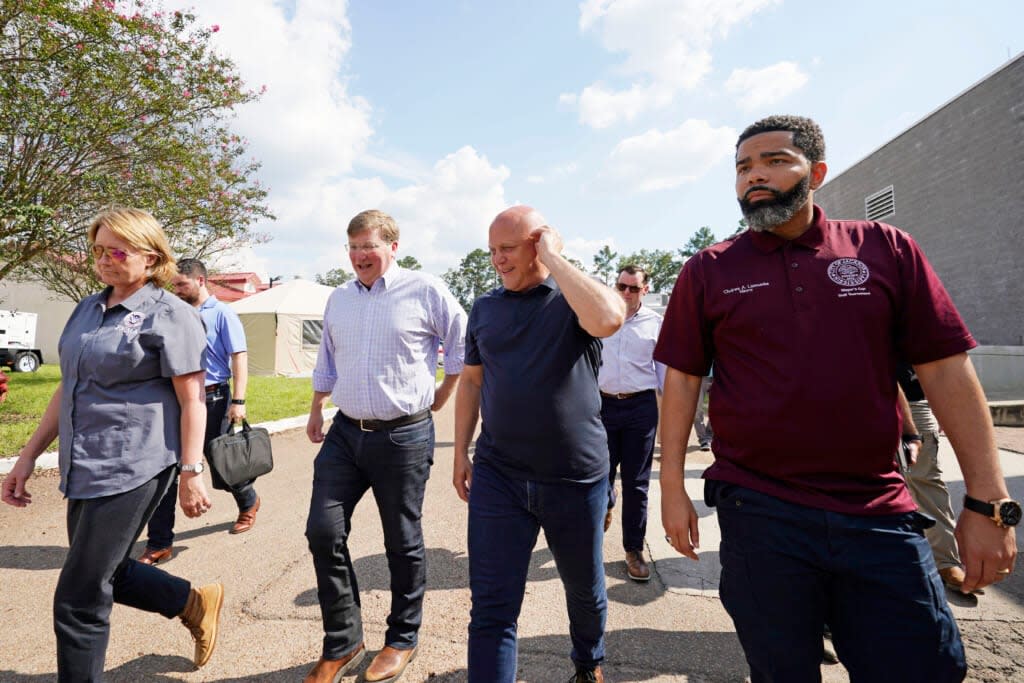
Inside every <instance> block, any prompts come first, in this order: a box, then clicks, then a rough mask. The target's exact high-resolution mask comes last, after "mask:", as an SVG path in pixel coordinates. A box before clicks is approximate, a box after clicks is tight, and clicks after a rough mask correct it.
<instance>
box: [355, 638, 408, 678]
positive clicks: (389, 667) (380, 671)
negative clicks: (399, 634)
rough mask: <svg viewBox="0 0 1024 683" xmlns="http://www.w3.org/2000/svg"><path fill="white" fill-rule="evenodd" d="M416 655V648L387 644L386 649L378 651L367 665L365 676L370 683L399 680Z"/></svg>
mask: <svg viewBox="0 0 1024 683" xmlns="http://www.w3.org/2000/svg"><path fill="white" fill-rule="evenodd" d="M415 656H416V648H410V649H408V650H399V649H398V648H396V647H391V646H390V645H385V646H384V649H383V650H381V651H380V652H378V653H377V656H376V657H374V658H373V661H372V662H370V666H368V667H366V673H364V674H363V677H364V678H366V680H367V681H370V683H375V682H385V681H386V682H387V683H391V681H397V680H398V677H399V676H401V675H402V672H403V671H405V667H406V666H408V664H409V662H411V661H412V658H413V657H415Z"/></svg>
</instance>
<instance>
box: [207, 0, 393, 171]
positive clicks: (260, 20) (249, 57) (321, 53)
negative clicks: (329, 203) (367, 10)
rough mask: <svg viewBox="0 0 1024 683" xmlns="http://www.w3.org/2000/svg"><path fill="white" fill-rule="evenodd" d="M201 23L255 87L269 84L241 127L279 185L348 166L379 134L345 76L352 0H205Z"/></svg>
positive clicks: (244, 114)
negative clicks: (289, 4)
mask: <svg viewBox="0 0 1024 683" xmlns="http://www.w3.org/2000/svg"><path fill="white" fill-rule="evenodd" d="M197 13H198V15H199V16H200V17H201V21H203V22H204V23H208V24H218V25H219V26H220V31H219V32H217V33H216V34H214V40H215V42H216V44H217V45H218V47H219V48H220V50H221V51H222V52H223V53H224V54H226V55H229V56H230V57H231V59H232V60H234V62H235V64H236V65H237V67H238V70H239V72H240V74H241V76H242V79H243V80H244V81H245V82H246V84H247V85H248V86H249V87H252V88H257V89H258V88H260V87H262V86H264V85H265V86H266V87H267V91H266V93H265V94H264V95H263V97H262V98H261V99H260V100H259V101H258V102H256V103H254V104H251V105H248V106H246V107H243V108H241V109H240V110H239V115H238V121H237V124H236V130H237V131H238V132H239V133H241V134H242V135H243V136H245V137H246V138H248V140H249V141H250V143H251V148H252V150H253V152H254V153H255V155H256V157H257V158H258V159H260V160H261V161H262V162H263V171H262V173H261V176H262V177H263V178H264V180H265V181H266V184H268V185H269V186H270V188H271V189H272V190H288V189H289V188H291V187H294V186H300V185H305V184H308V183H310V182H316V180H317V179H318V178H320V177H323V176H324V175H327V174H338V173H344V172H348V171H350V170H351V169H352V165H353V163H354V162H355V160H356V159H357V158H358V157H359V155H360V154H361V153H362V152H363V151H364V150H365V149H366V145H367V143H368V141H369V139H370V137H371V135H372V134H373V129H372V127H371V125H370V112H371V110H370V105H369V103H367V102H366V101H365V100H364V99H363V98H361V97H358V96H356V95H352V94H350V93H349V91H348V84H347V82H346V80H345V78H344V73H345V60H346V57H347V55H348V52H349V49H350V48H351V44H352V40H351V34H352V29H351V26H350V24H349V21H348V17H347V15H346V3H345V2H339V1H338V0H302V1H301V2H296V3H294V12H292V13H289V12H287V11H286V9H285V8H284V7H283V6H282V4H281V3H278V2H275V1H274V0H204V2H203V3H202V6H201V8H200V9H198V10H197Z"/></svg>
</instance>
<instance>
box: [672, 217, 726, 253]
mask: <svg viewBox="0 0 1024 683" xmlns="http://www.w3.org/2000/svg"><path fill="white" fill-rule="evenodd" d="M717 241H718V240H716V239H715V233H713V232H711V228H709V227H708V226H706V225H704V226H701V227H700V228H698V229H697V232H695V233H693V235H691V236H690V240H689V241H688V242H687V243H686V244H685V245H684V246H683V248H682V249H680V250H679V255H680V256H682V257H683V258H684V259H688V258H690V257H691V256H693V255H694V254H696V253H697V252H698V251H700V250H701V249H705V248H707V247H710V246H711V245H712V244H714V243H715V242H717Z"/></svg>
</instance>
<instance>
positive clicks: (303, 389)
mask: <svg viewBox="0 0 1024 683" xmlns="http://www.w3.org/2000/svg"><path fill="white" fill-rule="evenodd" d="M7 376H8V377H9V378H10V383H9V384H10V390H11V391H10V394H8V396H7V400H6V401H5V402H3V403H0V458H2V457H7V456H11V455H17V453H18V451H19V450H21V447H22V446H24V445H25V444H26V443H28V439H29V437H30V436H32V432H34V431H35V429H36V427H37V426H38V425H39V420H40V419H41V418H42V416H43V411H45V410H46V406H47V404H48V403H49V402H50V397H51V396H53V392H54V391H56V390H57V384H58V383H59V382H60V366H58V365H43V366H41V367H40V368H39V370H38V371H37V372H28V373H25V372H13V373H7ZM443 378H444V370H441V369H438V371H437V381H438V382H440V381H441V380H442V379H443ZM245 398H246V402H245V403H246V405H245V408H246V414H247V416H248V420H249V422H250V423H251V424H256V423H257V422H270V421H272V420H281V419H284V418H286V417H295V416H297V415H307V414H309V404H310V402H311V400H312V398H313V380H312V379H311V378H309V377H254V376H250V377H249V387H248V389H247V390H246V397H245ZM328 405H331V404H330V402H329V401H328ZM56 448H57V442H56V441H54V442H53V445H52V446H51V447H50V450H56Z"/></svg>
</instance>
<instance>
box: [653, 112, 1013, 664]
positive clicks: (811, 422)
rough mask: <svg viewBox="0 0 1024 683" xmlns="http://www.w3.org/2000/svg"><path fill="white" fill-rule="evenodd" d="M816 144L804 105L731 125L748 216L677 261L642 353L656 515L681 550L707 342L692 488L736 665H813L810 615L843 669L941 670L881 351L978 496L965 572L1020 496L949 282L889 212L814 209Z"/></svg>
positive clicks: (981, 565)
mask: <svg viewBox="0 0 1024 683" xmlns="http://www.w3.org/2000/svg"><path fill="white" fill-rule="evenodd" d="M824 157H825V144H824V140H823V138H822V135H821V131H820V129H819V128H818V126H817V124H815V123H814V122H813V121H811V120H810V119H806V118H802V117H795V116H776V117H770V118H767V119H764V120H762V121H759V122H757V123H755V124H753V125H752V126H750V127H748V128H747V129H746V130H745V131H744V132H743V133H742V134H741V135H740V138H739V141H738V143H737V147H736V194H737V197H738V199H739V202H740V206H741V208H742V210H743V214H744V216H745V217H746V219H747V224H748V225H749V226H750V229H749V230H748V231H746V232H744V233H742V234H740V235H738V236H736V237H733V238H731V239H728V240H726V241H724V242H722V243H719V244H716V245H714V246H711V247H709V248H707V249H705V250H703V251H701V252H700V253H698V254H697V255H696V256H694V257H693V258H691V259H690V260H689V261H687V262H686V265H685V266H684V267H683V270H682V272H681V273H680V274H679V279H678V281H677V282H676V285H675V289H674V290H673V292H672V297H671V299H670V301H669V305H668V309H667V310H666V312H665V322H664V324H663V325H662V330H661V336H660V338H659V340H658V345H657V347H656V348H655V352H654V357H655V359H657V360H659V361H661V362H663V363H665V365H667V366H668V372H667V374H666V378H665V392H664V398H663V401H662V410H663V418H662V425H663V428H662V465H661V477H660V482H661V488H662V521H663V524H664V527H665V531H666V532H667V538H668V540H669V542H670V543H671V544H672V545H673V547H674V548H676V549H677V550H678V551H679V552H681V553H682V554H684V555H686V556H687V557H690V558H691V559H697V555H696V548H697V546H698V544H699V533H698V529H697V515H696V512H695V510H694V507H693V503H692V502H691V501H690V498H689V496H687V494H686V491H685V489H684V487H683V467H682V465H683V460H684V454H685V449H686V436H687V432H688V431H689V425H690V423H691V420H692V418H693V414H694V408H695V406H696V401H697V395H698V393H699V391H700V380H701V376H702V375H705V374H707V371H708V369H709V368H710V367H711V364H712V362H713V363H714V366H715V391H714V392H713V393H712V394H711V396H710V400H711V412H712V414H713V415H714V420H715V423H714V424H715V450H714V454H715V461H714V463H713V464H712V466H711V467H709V468H708V470H707V471H706V472H705V473H704V477H705V479H706V482H705V499H706V501H707V503H708V505H711V506H715V507H717V512H718V522H719V527H720V529H721V533H722V542H721V546H720V560H721V563H722V575H721V581H720V584H719V585H720V592H721V597H722V604H723V605H724V606H725V608H726V610H727V611H728V612H729V615H730V616H731V617H732V619H733V623H734V624H735V625H736V633H737V635H738V636H739V639H740V643H741V644H742V645H743V650H744V653H745V654H746V658H747V662H748V664H749V665H750V669H751V680H752V681H753V683H758V682H760V681H797V682H800V681H820V680H821V672H820V662H821V654H822V650H821V629H822V624H823V623H828V625H829V626H830V627H831V630H832V636H833V642H834V644H835V649H836V652H837V653H838V655H839V659H840V660H841V661H842V663H843V664H844V665H845V666H846V668H847V669H848V670H849V672H850V679H851V680H858V681H860V680H863V681H882V680H885V681H921V682H922V683H923V682H925V681H927V682H929V683H936V682H939V681H960V680H962V679H963V677H964V676H965V674H966V664H965V661H964V651H963V645H962V643H961V641H960V634H959V632H958V630H957V627H956V623H955V621H954V620H953V616H952V614H951V613H950V611H949V607H948V605H947V604H946V600H945V597H944V591H943V588H942V583H941V581H940V579H939V574H938V572H937V571H936V569H935V562H934V561H933V559H932V553H931V549H930V548H929V547H928V543H927V541H926V540H925V538H924V533H923V530H924V529H925V528H927V527H928V526H929V525H930V524H931V523H932V522H931V520H929V519H928V518H926V517H924V516H923V515H920V514H919V513H917V512H916V511H915V506H914V502H913V500H912V499H911V498H910V494H909V493H908V491H907V487H906V484H905V483H904V480H903V478H902V477H901V476H900V473H899V471H898V468H897V465H896V462H895V457H894V456H895V453H896V450H897V448H898V447H899V445H900V434H901V425H900V419H899V413H898V411H897V407H896V401H897V390H896V382H895V379H894V378H895V377H896V364H897V361H898V360H899V359H907V360H908V361H910V362H911V363H912V364H913V365H914V368H915V370H916V371H917V374H918V377H919V378H920V380H921V385H922V386H923V387H924V389H925V392H926V393H927V394H928V396H929V397H934V399H935V400H934V401H933V402H932V403H933V405H932V407H933V409H934V410H935V414H936V416H937V417H938V418H939V420H940V421H941V422H942V424H943V425H944V426H945V428H946V431H947V432H948V433H949V436H950V441H951V442H952V443H954V444H956V451H957V457H958V458H959V460H960V466H961V470H962V471H963V474H964V483H965V485H966V489H967V494H968V498H967V503H966V504H967V505H973V506H974V509H976V510H978V511H972V510H968V511H966V512H964V513H963V514H962V515H961V517H960V522H959V525H958V530H957V539H958V541H959V545H960V550H961V555H962V558H963V561H964V565H965V567H966V578H965V579H964V582H963V590H964V591H965V592H966V591H970V590H972V589H974V588H980V587H983V586H985V585H987V584H990V583H992V582H994V581H998V580H1000V579H1003V578H1005V577H1006V576H1007V575H1008V574H1009V573H1010V571H1011V570H1012V568H1013V565H1014V561H1015V558H1016V545H1015V541H1014V536H1013V529H1012V528H1011V526H1012V525H1014V524H1016V522H1017V521H1018V520H1019V515H1020V506H1019V505H1017V504H1016V503H1015V502H1013V501H1010V500H1009V498H1008V496H1007V489H1006V483H1005V482H1004V480H1003V476H1002V472H1001V470H1000V467H999V459H998V453H997V450H996V447H995V442H994V437H993V431H992V420H991V417H990V415H989V411H988V407H987V405H986V403H985V399H984V394H983V393H982V391H981V387H980V385H979V383H978V379H977V377H976V375H975V374H974V369H973V367H972V365H971V361H970V360H969V359H968V357H967V354H966V351H967V350H968V349H970V348H971V347H973V346H974V344H975V343H974V340H973V338H972V337H971V335H970V333H969V332H968V331H967V328H966V327H965V326H964V324H963V321H962V320H961V318H960V316H959V314H958V313H957V311H956V308H955V307H954V306H953V302H952V300H951V299H950V297H949V294H948V293H947V292H946V290H945V288H944V287H943V286H942V283H941V282H940V281H939V279H938V277H937V276H936V275H935V272H934V271H933V270H932V268H931V266H930V264H929V263H928V261H927V260H926V259H925V257H924V254H923V253H922V252H921V250H920V248H919V247H918V246H917V244H916V243H915V242H914V240H913V239H912V238H911V237H910V236H909V235H908V234H907V233H905V232H903V231H901V230H898V229H897V228H894V227H893V226H891V225H885V224H883V223H876V222H869V221H834V220H828V219H827V218H826V217H825V214H824V212H823V211H822V210H821V208H820V207H817V206H815V205H814V203H813V194H814V191H815V190H816V189H817V188H818V187H820V186H821V184H822V183H823V182H824V180H825V174H826V171H827V167H826V165H825V162H824ZM979 499H980V500H979ZM972 500H973V501H974V503H971V502H970V501H972ZM985 501H988V502H987V503H986V502H985Z"/></svg>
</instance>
